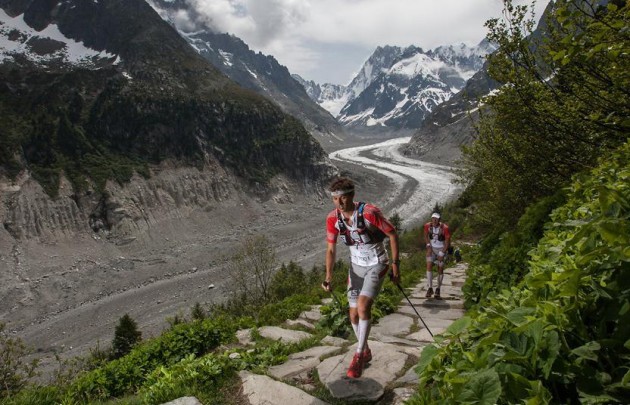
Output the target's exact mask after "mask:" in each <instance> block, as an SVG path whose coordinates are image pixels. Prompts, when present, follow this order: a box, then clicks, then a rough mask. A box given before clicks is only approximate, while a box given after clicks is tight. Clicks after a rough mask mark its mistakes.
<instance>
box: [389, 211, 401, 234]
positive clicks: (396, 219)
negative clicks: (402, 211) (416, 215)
mask: <svg viewBox="0 0 630 405" xmlns="http://www.w3.org/2000/svg"><path fill="white" fill-rule="evenodd" d="M389 222H391V223H392V225H394V228H395V229H396V231H397V232H398V233H399V234H400V233H402V231H403V228H402V218H401V216H400V215H399V214H398V213H397V212H394V213H393V214H392V216H391V217H389Z"/></svg>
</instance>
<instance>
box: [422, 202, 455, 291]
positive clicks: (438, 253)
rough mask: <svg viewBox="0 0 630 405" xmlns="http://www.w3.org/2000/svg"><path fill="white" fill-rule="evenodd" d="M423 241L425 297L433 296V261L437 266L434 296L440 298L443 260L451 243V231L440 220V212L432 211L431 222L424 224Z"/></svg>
mask: <svg viewBox="0 0 630 405" xmlns="http://www.w3.org/2000/svg"><path fill="white" fill-rule="evenodd" d="M424 241H425V242H426V247H427V298H430V297H431V296H433V263H437V266H438V278H437V288H436V289H435V298H438V299H439V298H441V295H440V288H441V287H442V280H444V260H445V259H446V254H447V252H448V247H449V246H450V245H451V232H450V231H449V229H448V225H447V224H445V223H442V222H440V214H439V213H437V212H434V213H433V215H431V222H427V223H426V224H424Z"/></svg>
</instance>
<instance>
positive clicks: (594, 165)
mask: <svg viewBox="0 0 630 405" xmlns="http://www.w3.org/2000/svg"><path fill="white" fill-rule="evenodd" d="M506 4H507V7H506V11H507V13H506V14H507V15H508V16H509V21H507V22H506V21H503V22H502V21H500V20H492V21H490V22H489V23H488V24H487V25H488V27H489V28H490V37H491V38H492V39H494V40H495V41H497V42H498V43H499V44H500V46H501V48H500V49H501V50H500V51H499V52H497V53H496V54H495V55H493V57H492V58H491V60H490V72H491V74H493V75H494V78H495V79H496V80H498V81H500V82H501V83H503V85H502V87H501V91H500V92H498V93H497V94H496V95H493V96H491V97H489V98H488V99H487V100H486V101H487V106H486V108H485V109H484V110H483V111H482V115H483V117H482V119H481V122H480V126H479V128H478V134H477V138H476V140H475V142H474V143H473V144H472V145H471V147H470V148H468V149H467V150H465V151H464V154H465V157H466V163H465V168H464V170H462V172H461V173H460V174H461V178H462V180H464V181H466V182H468V184H469V187H468V189H467V190H466V192H465V193H464V196H463V197H462V199H461V200H460V201H459V202H458V203H457V204H456V205H455V206H454V207H453V209H452V211H453V215H458V216H459V218H458V219H457V220H458V221H459V222H465V223H466V224H467V225H466V227H467V229H468V232H470V234H472V235H484V236H483V238H482V239H481V241H480V243H479V246H478V249H477V253H476V255H474V256H473V259H472V265H471V267H470V269H469V272H468V277H467V280H468V281H467V284H466V286H465V292H466V294H467V297H466V298H467V306H468V308H469V312H468V314H467V316H466V317H465V318H463V319H461V320H460V321H459V322H458V323H457V325H454V326H453V327H452V328H450V330H449V332H448V333H446V334H445V335H444V336H443V338H442V339H441V340H440V341H439V342H438V343H436V344H435V345H434V346H433V347H430V348H427V349H425V350H424V351H423V353H422V358H421V359H420V363H419V367H418V371H419V373H420V387H419V390H418V395H417V396H416V398H414V400H413V401H411V403H436V402H440V401H442V402H443V403H477V404H496V403H499V404H505V403H628V399H629V398H630V371H629V370H630V368H629V365H630V323H629V322H628V320H630V315H629V313H628V310H629V309H630V280H629V279H628V277H627V274H628V271H629V270H630V141H629V139H628V133H629V132H628V129H629V126H630V115H629V114H628V112H629V106H630V103H629V102H628V101H629V99H628V98H629V96H630V93H629V92H628V88H630V87H629V84H630V74H629V73H628V72H630V63H629V62H630V54H629V50H630V41H629V39H630V35H629V32H628V26H629V24H628V23H629V16H630V14H629V10H628V9H629V7H628V4H627V3H626V2H590V1H566V0H563V1H557V2H556V4H555V8H554V11H553V13H552V15H551V17H550V21H549V27H550V29H549V36H548V38H547V39H545V40H544V41H543V42H542V43H541V44H540V45H541V46H540V47H539V49H541V50H542V51H541V52H540V53H538V54H536V55H534V54H531V53H530V52H529V49H531V47H530V46H528V43H527V40H526V39H525V38H526V37H527V33H528V30H530V29H531V27H532V24H531V21H528V20H527V18H526V12H525V9H524V8H522V7H516V6H512V5H511V3H510V2H507V3H506Z"/></svg>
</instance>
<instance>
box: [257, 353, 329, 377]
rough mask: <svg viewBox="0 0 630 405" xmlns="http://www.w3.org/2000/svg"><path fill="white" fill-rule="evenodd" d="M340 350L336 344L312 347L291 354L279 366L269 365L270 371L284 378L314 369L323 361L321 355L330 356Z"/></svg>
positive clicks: (273, 374)
mask: <svg viewBox="0 0 630 405" xmlns="http://www.w3.org/2000/svg"><path fill="white" fill-rule="evenodd" d="M339 350H340V349H339V348H338V347H334V346H315V347H311V348H310V349H308V350H305V351H303V352H299V353H293V354H291V355H290V356H289V360H287V361H286V362H284V363H282V364H279V365H277V366H273V367H269V370H268V371H269V374H271V375H272V376H273V377H275V378H278V379H281V380H284V379H287V378H290V377H293V376H295V375H299V374H302V373H304V372H307V371H310V370H312V369H314V368H315V367H317V366H318V365H319V363H320V362H321V360H320V358H321V357H324V356H329V355H331V354H333V353H335V352H338V351H339Z"/></svg>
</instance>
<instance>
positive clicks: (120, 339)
mask: <svg viewBox="0 0 630 405" xmlns="http://www.w3.org/2000/svg"><path fill="white" fill-rule="evenodd" d="M140 340H142V333H141V332H140V331H139V330H138V325H137V324H136V321H134V320H133V319H131V317H130V316H129V314H125V315H124V316H123V317H122V318H120V321H119V322H118V326H116V332H115V334H114V340H113V341H112V356H113V357H114V358H115V359H117V358H120V357H122V356H124V355H125V354H127V353H129V352H130V351H131V349H132V348H133V347H134V346H135V345H136V344H137V343H138V342H140Z"/></svg>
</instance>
